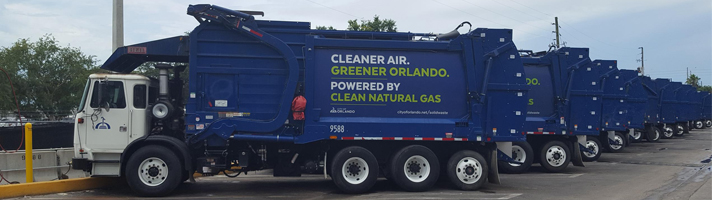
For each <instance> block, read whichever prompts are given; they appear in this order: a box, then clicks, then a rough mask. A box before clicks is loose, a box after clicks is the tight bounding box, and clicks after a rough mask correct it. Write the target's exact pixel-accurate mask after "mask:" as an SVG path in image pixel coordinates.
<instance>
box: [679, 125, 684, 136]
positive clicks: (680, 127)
mask: <svg viewBox="0 0 712 200" xmlns="http://www.w3.org/2000/svg"><path fill="white" fill-rule="evenodd" d="M684 132H685V130H682V126H681V125H677V134H678V135H682V134H683V133H684Z"/></svg>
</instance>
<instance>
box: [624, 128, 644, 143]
mask: <svg viewBox="0 0 712 200" xmlns="http://www.w3.org/2000/svg"><path fill="white" fill-rule="evenodd" d="M628 135H629V137H628V138H630V143H634V142H640V141H641V140H643V132H642V131H638V130H633V135H630V134H628Z"/></svg>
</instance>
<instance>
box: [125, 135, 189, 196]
mask: <svg viewBox="0 0 712 200" xmlns="http://www.w3.org/2000/svg"><path fill="white" fill-rule="evenodd" d="M181 166H183V165H182V163H180V159H178V156H176V155H175V153H173V152H172V151H171V150H170V149H168V148H166V147H163V146H158V145H149V146H145V147H141V148H140V149H138V150H137V151H136V152H135V153H134V154H132V155H131V157H130V158H129V160H128V163H127V164H126V170H125V172H124V173H125V174H126V181H127V182H128V184H129V187H131V189H132V190H133V191H134V192H136V193H138V194H139V195H140V196H165V195H168V194H169V193H171V192H172V191H173V190H174V189H175V188H176V187H177V186H178V185H179V184H180V183H181V182H182V180H183V179H182V178H183V174H182V173H181V172H182V171H183V169H182V167H181Z"/></svg>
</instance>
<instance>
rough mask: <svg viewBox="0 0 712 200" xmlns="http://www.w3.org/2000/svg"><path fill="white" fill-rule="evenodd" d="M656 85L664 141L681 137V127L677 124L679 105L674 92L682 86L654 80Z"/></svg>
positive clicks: (678, 83) (667, 80) (677, 83)
mask: <svg viewBox="0 0 712 200" xmlns="http://www.w3.org/2000/svg"><path fill="white" fill-rule="evenodd" d="M655 83H656V84H657V85H658V90H659V91H658V95H659V97H660V122H661V123H662V126H661V129H662V130H663V137H662V138H664V139H669V138H672V137H674V136H680V135H682V131H683V130H682V129H683V128H682V126H681V125H680V124H678V121H677V118H678V110H679V109H680V108H679V103H678V100H677V93H676V91H677V90H678V89H679V88H680V87H681V86H682V83H680V82H673V81H670V79H661V78H659V79H655Z"/></svg>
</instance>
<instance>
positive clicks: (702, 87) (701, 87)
mask: <svg viewBox="0 0 712 200" xmlns="http://www.w3.org/2000/svg"><path fill="white" fill-rule="evenodd" d="M697 90H699V91H707V92H710V93H712V86H709V85H705V86H700V87H698V88H697Z"/></svg>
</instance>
